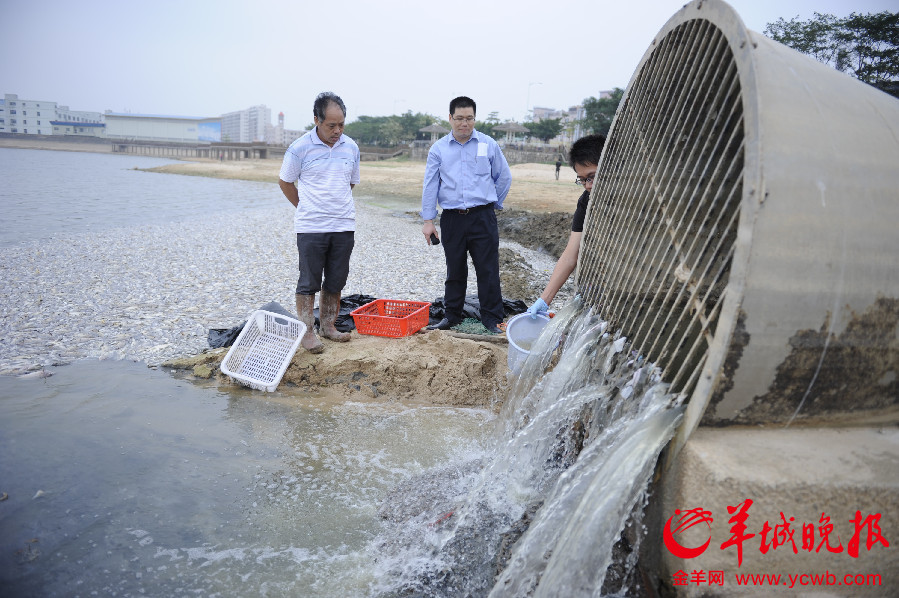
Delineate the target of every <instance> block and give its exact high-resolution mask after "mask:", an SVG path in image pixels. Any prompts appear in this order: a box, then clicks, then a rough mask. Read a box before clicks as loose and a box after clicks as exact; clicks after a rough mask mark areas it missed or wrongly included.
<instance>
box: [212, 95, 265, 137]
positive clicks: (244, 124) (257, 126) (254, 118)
mask: <svg viewBox="0 0 899 598" xmlns="http://www.w3.org/2000/svg"><path fill="white" fill-rule="evenodd" d="M221 121H222V141H224V142H226V143H264V142H265V141H266V139H265V133H266V129H270V128H271V126H272V124H271V123H272V110H271V108H268V107H267V106H265V105H264V104H260V105H259V106H251V107H249V108H247V109H246V110H238V111H236V112H228V113H227V114H222V116H221Z"/></svg>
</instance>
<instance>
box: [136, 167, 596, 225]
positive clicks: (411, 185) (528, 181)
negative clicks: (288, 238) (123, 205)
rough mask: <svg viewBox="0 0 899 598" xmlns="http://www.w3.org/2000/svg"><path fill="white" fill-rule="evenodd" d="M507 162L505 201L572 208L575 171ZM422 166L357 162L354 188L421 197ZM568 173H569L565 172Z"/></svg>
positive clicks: (230, 174)
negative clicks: (358, 170)
mask: <svg viewBox="0 0 899 598" xmlns="http://www.w3.org/2000/svg"><path fill="white" fill-rule="evenodd" d="M511 168H512V189H511V190H510V191H509V196H508V197H507V198H506V202H505V207H507V208H511V209H513V210H527V211H530V212H567V213H573V212H574V208H575V206H576V205H577V198H578V196H579V195H580V193H581V190H580V189H579V187H577V186H575V184H574V175H573V174H571V172H570V169H569V170H568V171H563V176H562V177H560V180H558V181H557V180H556V179H555V166H553V165H551V164H516V165H514V166H512V167H511ZM280 169H281V161H280V160H241V161H239V162H216V161H214V160H196V161H190V162H181V163H178V164H169V165H167V166H159V167H157V168H153V169H151V170H153V171H155V172H167V173H171V174H183V175H193V176H208V177H217V178H224V179H241V180H247V181H262V182H269V181H270V182H277V180H278V172H279V170H280ZM424 172H425V163H424V162H413V161H410V160H401V159H397V160H384V161H381V162H362V164H361V179H362V180H361V182H360V183H359V185H358V186H357V187H356V190H355V192H356V193H357V194H361V195H365V194H369V195H377V196H397V197H402V198H406V199H410V200H418V199H420V198H421V183H422V179H423V178H424ZM569 174H570V175H571V176H568V175H569Z"/></svg>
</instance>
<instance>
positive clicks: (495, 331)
mask: <svg viewBox="0 0 899 598" xmlns="http://www.w3.org/2000/svg"><path fill="white" fill-rule="evenodd" d="M482 323H483V322H482ZM484 328H486V329H487V332H489V333H490V334H502V333H503V331H502V330H500V329H499V326H497V325H496V324H484Z"/></svg>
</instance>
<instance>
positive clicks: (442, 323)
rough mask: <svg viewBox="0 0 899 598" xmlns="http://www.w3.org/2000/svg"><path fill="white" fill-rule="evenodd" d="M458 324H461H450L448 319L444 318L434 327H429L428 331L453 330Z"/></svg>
mask: <svg viewBox="0 0 899 598" xmlns="http://www.w3.org/2000/svg"><path fill="white" fill-rule="evenodd" d="M458 323H459V322H450V321H449V320H448V319H446V318H443V319H442V320H440V321H439V322H437V323H436V324H432V325H430V326H428V327H427V328H428V330H449V329H450V328H452V327H453V326H455V325H456V324H458Z"/></svg>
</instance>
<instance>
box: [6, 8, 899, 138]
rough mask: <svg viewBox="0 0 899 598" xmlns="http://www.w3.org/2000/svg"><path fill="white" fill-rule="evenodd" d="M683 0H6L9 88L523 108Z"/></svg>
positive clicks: (253, 101) (751, 22) (569, 97)
mask: <svg viewBox="0 0 899 598" xmlns="http://www.w3.org/2000/svg"><path fill="white" fill-rule="evenodd" d="M730 4H731V6H733V7H734V8H735V9H736V10H737V12H738V13H739V14H740V16H741V18H742V19H743V22H744V23H745V24H746V26H747V27H748V28H749V29H751V30H753V31H756V32H759V33H761V32H762V31H763V30H764V28H765V25H766V24H767V23H770V22H773V21H775V20H777V19H778V18H779V17H784V18H786V19H790V18H792V17H795V16H799V17H800V18H802V19H807V18H810V17H811V16H812V13H813V12H815V11H817V12H821V13H831V14H834V15H837V16H846V15H848V14H849V13H851V12H861V13H866V12H879V11H882V10H890V11H896V10H899V0H856V1H852V2H850V1H847V0H732V1H731V2H730ZM683 5H684V2H683V1H682V0H631V1H623V2H622V1H610V0H544V1H541V2H535V1H531V0H499V1H496V2H491V1H490V0H484V1H479V2H468V3H461V2H433V1H428V0H410V1H406V0H380V1H376V0H344V1H341V2H326V1H321V0H319V1H318V2H305V1H301V0H294V1H288V0H254V1H248V0H242V1H239V2H238V1H236V0H215V1H212V0H179V1H171V0H154V1H153V2H127V1H122V0H114V1H113V0H110V1H97V0H83V1H81V2H65V3H63V2H60V1H58V0H50V1H44V2H27V1H13V0H2V11H0V14H2V20H0V94H4V93H16V94H18V95H19V97H20V98H22V99H31V100H47V101H56V102H58V103H59V104H61V105H66V106H68V107H69V108H71V109H72V110H90V111H97V112H103V111H104V110H112V111H114V112H125V111H129V112H134V113H143V114H167V115H180V116H218V115H220V114H222V113H225V112H231V111H234V110H241V109H244V108H247V107H249V106H253V105H257V104H265V105H266V106H268V107H269V108H271V110H272V121H273V123H274V122H276V121H277V114H278V112H282V111H283V112H284V114H285V124H286V126H287V127H288V128H292V129H300V128H304V127H305V126H306V125H307V124H309V123H310V122H311V121H312V116H311V114H312V101H313V99H314V97H315V95H316V94H317V93H318V92H320V91H326V90H331V91H334V92H336V93H337V94H339V95H340V96H341V97H343V99H344V102H345V103H346V105H347V111H348V114H347V117H348V121H352V120H354V119H355V118H356V117H358V116H359V115H362V114H367V115H387V114H399V113H402V112H405V111H406V110H412V111H413V112H427V113H430V114H435V115H438V116H445V113H446V112H447V108H448V104H449V100H450V99H451V98H453V97H455V96H457V95H469V96H471V97H473V98H474V99H475V100H476V101H477V102H478V114H479V116H486V115H487V114H488V113H489V112H492V111H497V112H499V116H500V118H501V119H509V118H513V119H516V120H522V119H523V118H524V116H525V115H526V112H527V109H528V108H533V107H534V106H546V107H550V108H556V109H562V108H568V107H569V106H572V105H575V104H578V103H580V102H581V101H583V99H584V98H586V97H589V96H595V95H597V94H598V92H599V91H600V90H607V89H612V88H613V87H622V88H623V87H626V86H627V84H628V82H629V81H630V78H631V76H632V75H633V72H634V69H635V68H636V67H637V65H638V64H639V62H640V59H641V58H642V56H643V54H644V52H645V51H646V49H647V48H648V47H649V44H650V42H651V41H652V39H653V37H654V36H655V34H656V33H658V31H659V29H661V27H662V26H663V25H664V24H665V22H666V21H667V20H668V19H669V18H670V17H671V16H672V15H674V13H675V12H677V10H679V9H680V8H681V6H683Z"/></svg>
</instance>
